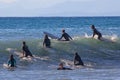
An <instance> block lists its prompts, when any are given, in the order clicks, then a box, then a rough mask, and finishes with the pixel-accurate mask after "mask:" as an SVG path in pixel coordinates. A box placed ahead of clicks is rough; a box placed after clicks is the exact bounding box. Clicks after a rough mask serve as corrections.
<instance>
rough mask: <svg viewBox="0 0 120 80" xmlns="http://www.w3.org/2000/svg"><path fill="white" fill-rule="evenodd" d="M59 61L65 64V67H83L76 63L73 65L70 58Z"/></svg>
mask: <svg viewBox="0 0 120 80" xmlns="http://www.w3.org/2000/svg"><path fill="white" fill-rule="evenodd" d="M60 61H61V62H63V63H64V64H65V66H66V67H69V68H72V69H79V68H83V66H81V65H78V66H75V65H74V62H73V61H70V60H66V59H61V60H60Z"/></svg>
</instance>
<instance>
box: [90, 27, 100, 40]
mask: <svg viewBox="0 0 120 80" xmlns="http://www.w3.org/2000/svg"><path fill="white" fill-rule="evenodd" d="M91 29H92V30H93V36H92V37H94V36H95V35H98V39H99V40H101V38H102V34H101V33H100V32H99V31H98V30H97V29H96V28H95V26H94V25H92V26H91Z"/></svg>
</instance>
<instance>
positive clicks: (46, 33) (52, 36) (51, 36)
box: [43, 32, 59, 39]
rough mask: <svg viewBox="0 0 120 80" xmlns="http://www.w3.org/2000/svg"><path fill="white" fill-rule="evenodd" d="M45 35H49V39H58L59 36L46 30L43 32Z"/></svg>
mask: <svg viewBox="0 0 120 80" xmlns="http://www.w3.org/2000/svg"><path fill="white" fill-rule="evenodd" d="M43 33H44V34H45V35H48V37H50V38H51V39H59V37H57V36H55V35H53V34H51V33H48V32H43Z"/></svg>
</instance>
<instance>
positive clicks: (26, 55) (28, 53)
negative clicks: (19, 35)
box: [22, 41, 33, 57]
mask: <svg viewBox="0 0 120 80" xmlns="http://www.w3.org/2000/svg"><path fill="white" fill-rule="evenodd" d="M22 50H23V56H25V57H28V56H30V57H33V55H32V53H31V52H30V50H29V49H28V46H27V45H26V42H25V41H23V46H22Z"/></svg>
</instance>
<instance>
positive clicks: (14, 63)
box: [8, 55, 16, 67]
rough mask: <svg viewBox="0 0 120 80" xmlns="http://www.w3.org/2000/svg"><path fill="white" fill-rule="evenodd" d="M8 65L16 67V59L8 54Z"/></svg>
mask: <svg viewBox="0 0 120 80" xmlns="http://www.w3.org/2000/svg"><path fill="white" fill-rule="evenodd" d="M8 66H9V67H16V60H15V59H14V57H13V55H10V59H9V60H8Z"/></svg>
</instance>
